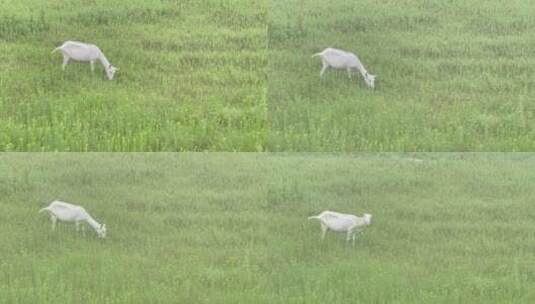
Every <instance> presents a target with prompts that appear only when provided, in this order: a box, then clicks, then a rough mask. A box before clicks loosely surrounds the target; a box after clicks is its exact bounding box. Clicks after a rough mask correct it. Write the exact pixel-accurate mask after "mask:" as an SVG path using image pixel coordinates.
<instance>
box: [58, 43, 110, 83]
mask: <svg viewBox="0 0 535 304" xmlns="http://www.w3.org/2000/svg"><path fill="white" fill-rule="evenodd" d="M58 50H59V51H61V54H62V55H63V64H62V65H61V68H62V69H63V70H65V66H66V65H67V63H68V62H69V60H70V59H73V60H76V61H89V63H90V64H91V72H92V73H93V72H94V71H95V61H97V60H99V61H100V63H101V64H102V66H104V70H105V71H106V76H108V79H109V80H112V79H113V76H114V75H115V72H116V71H118V70H119V69H118V68H116V67H114V66H112V65H111V64H110V62H109V61H108V59H106V56H104V53H102V51H101V50H100V49H99V48H98V47H97V46H96V45H94V44H88V43H83V42H78V41H65V42H64V43H63V44H62V45H61V46H59V47H57V48H55V49H54V50H53V51H52V53H54V52H56V51H58Z"/></svg>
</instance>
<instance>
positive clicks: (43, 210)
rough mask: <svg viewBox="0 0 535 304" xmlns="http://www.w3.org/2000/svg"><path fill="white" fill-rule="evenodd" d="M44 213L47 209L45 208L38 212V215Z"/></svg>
mask: <svg viewBox="0 0 535 304" xmlns="http://www.w3.org/2000/svg"><path fill="white" fill-rule="evenodd" d="M45 211H48V207H45V208H43V209H41V210H39V213H43V212H45Z"/></svg>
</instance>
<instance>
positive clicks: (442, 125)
mask: <svg viewBox="0 0 535 304" xmlns="http://www.w3.org/2000/svg"><path fill="white" fill-rule="evenodd" d="M534 14H535V5H534V2H533V1H519V0H518V1H507V2H503V1H481V0H472V1H421V0H408V1H380V2H377V1H371V0H363V1H358V2H356V1H353V2H352V1H345V0H333V1H327V2H326V1H319V0H289V1H286V0H284V1H282V0H272V1H270V8H269V33H268V36H269V51H270V53H269V72H268V83H269V92H268V107H269V115H268V116H269V119H268V120H269V124H270V127H269V130H270V135H269V137H268V138H269V140H268V149H269V150H271V151H532V150H533V149H534V148H535V145H534V141H533V140H532V139H533V137H534V136H535V109H534V104H533V98H532V96H533V95H534V94H535V92H534V90H535V89H534V88H535V80H534V77H533V71H534V70H535V53H534V52H533V50H534V49H535V36H533V32H534V31H535V19H534V18H532V16H533V15H534ZM325 47H337V48H342V49H347V50H351V51H353V52H356V53H357V54H358V55H359V57H360V58H361V60H362V62H363V63H364V65H365V66H366V67H367V69H368V70H369V72H370V73H373V74H377V75H378V78H377V88H376V90H374V91H372V90H369V89H367V88H365V85H364V82H363V81H362V79H361V78H360V75H356V76H358V77H355V78H354V79H353V80H348V79H347V76H346V73H345V71H339V72H335V71H334V70H329V71H327V72H326V74H325V75H324V77H325V79H324V80H322V81H320V78H319V72H320V69H321V63H320V60H319V59H318V58H313V59H311V58H310V56H311V55H312V54H314V53H316V52H318V51H320V50H322V49H324V48H325Z"/></svg>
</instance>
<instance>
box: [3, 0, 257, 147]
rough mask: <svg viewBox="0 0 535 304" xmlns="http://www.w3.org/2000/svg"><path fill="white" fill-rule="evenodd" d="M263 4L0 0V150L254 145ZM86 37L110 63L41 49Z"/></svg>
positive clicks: (212, 0)
mask: <svg viewBox="0 0 535 304" xmlns="http://www.w3.org/2000/svg"><path fill="white" fill-rule="evenodd" d="M266 14H267V2H266V1H263V0H258V1H256V0H255V1H241V0H238V1H219V0H195V1H193V0H185V1H159V0H148V1H146V0H143V1H141V0H128V1H101V0H95V1H83V2H80V1H71V0H55V1H35V0H22V1H20V0H17V1H11V0H7V1H2V3H1V4H0V151H203V150H211V151H221V150H224V151H236V150H239V151H259V150H262V149H263V147H264V143H265V119H266V117H265V116H266V100H265V92H266V75H265V72H266V71H265V70H266V65H267V54H266V53H267V51H266V45H267V43H266V40H267V34H266V31H267V30H266V28H267V26H266ZM65 40H79V41H84V42H91V43H95V44H97V45H98V46H99V47H100V48H101V49H102V50H103V52H104V54H105V55H106V56H107V58H108V59H109V60H110V62H111V63H112V64H113V65H115V66H117V67H119V68H120V71H118V73H117V74H116V78H115V79H114V80H113V81H108V80H107V79H106V77H105V75H104V71H103V69H102V67H101V66H100V64H98V65H97V69H96V71H95V74H94V75H91V73H90V69H89V64H88V63H84V64H77V63H74V62H72V61H71V63H69V65H68V66H67V68H66V71H65V72H62V71H61V60H62V59H61V55H60V54H53V55H51V54H50V52H51V51H52V50H53V49H54V48H55V47H56V46H58V45H60V44H61V43H62V42H63V41H65Z"/></svg>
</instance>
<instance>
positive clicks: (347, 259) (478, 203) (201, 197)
mask: <svg viewBox="0 0 535 304" xmlns="http://www.w3.org/2000/svg"><path fill="white" fill-rule="evenodd" d="M534 166H535V155H534V154H446V155H444V154H442V155H439V154H382V155H380V154H375V155H373V154H357V155H349V156H347V155H346V156H340V155H335V154H308V155H306V154H300V155H295V154H294V155H292V154H246V153H242V154H224V153H221V154H219V153H218V154H209V153H203V154H162V153H159V154H105V153H99V154H95V153H83V154H80V153H76V154H75V153H69V154H31V153H29V154H28V153H26V154H1V155H0V193H2V196H1V197H0V206H2V210H3V211H2V213H1V214H0V239H2V246H0V257H1V259H0V273H2V275H1V276H0V298H1V299H2V303H24V302H31V303H57V302H58V301H59V302H65V301H67V302H84V303H103V302H105V303H126V302H128V303H147V302H151V303H154V302H156V303H158V302H161V303H252V302H255V303H285V304H286V303H326V302H329V303H348V301H351V302H352V303H486V304H488V303H530V302H533V301H534V300H535V292H534V291H533V290H535V289H534V288H533V287H535V286H534V285H535V271H534V269H535V268H534V266H535V257H534V255H533V251H534V250H535V233H534V231H533V226H534V225H535V213H534V212H533V208H532V201H533V198H534V197H535V196H534V194H535V190H534V189H533V187H532V185H533V183H534V182H535V173H533V170H532V169H531V168H533V167H534ZM56 198H62V199H64V200H66V201H69V202H75V203H79V204H83V205H84V206H85V207H86V208H87V209H88V210H89V212H91V214H92V215H93V216H94V217H95V218H96V219H97V220H98V221H101V222H103V223H105V224H106V225H107V227H108V238H107V239H105V240H101V239H98V238H97V237H96V235H95V234H94V232H93V231H88V232H87V235H86V236H80V235H77V234H76V232H75V231H74V226H73V225H68V224H61V225H60V226H59V227H58V230H57V231H56V232H55V233H53V232H52V231H51V230H50V221H49V219H48V217H47V216H45V215H43V214H38V213H37V211H38V210H39V209H40V208H41V207H43V206H44V205H46V204H47V203H48V202H49V201H51V200H53V199H56ZM324 209H332V210H337V211H341V212H350V213H357V214H361V213H363V212H370V213H372V214H373V215H374V218H373V224H372V226H371V227H369V229H367V230H366V232H365V233H364V234H363V235H362V236H361V237H360V238H359V239H358V240H357V242H356V245H355V247H352V246H350V245H349V246H348V245H346V244H345V240H344V236H342V235H339V234H334V233H329V234H328V235H327V238H326V239H325V241H323V242H320V240H319V237H320V228H319V224H318V223H317V222H315V221H308V220H307V219H306V218H307V216H310V215H312V214H317V213H319V212H320V211H322V210H324Z"/></svg>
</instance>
